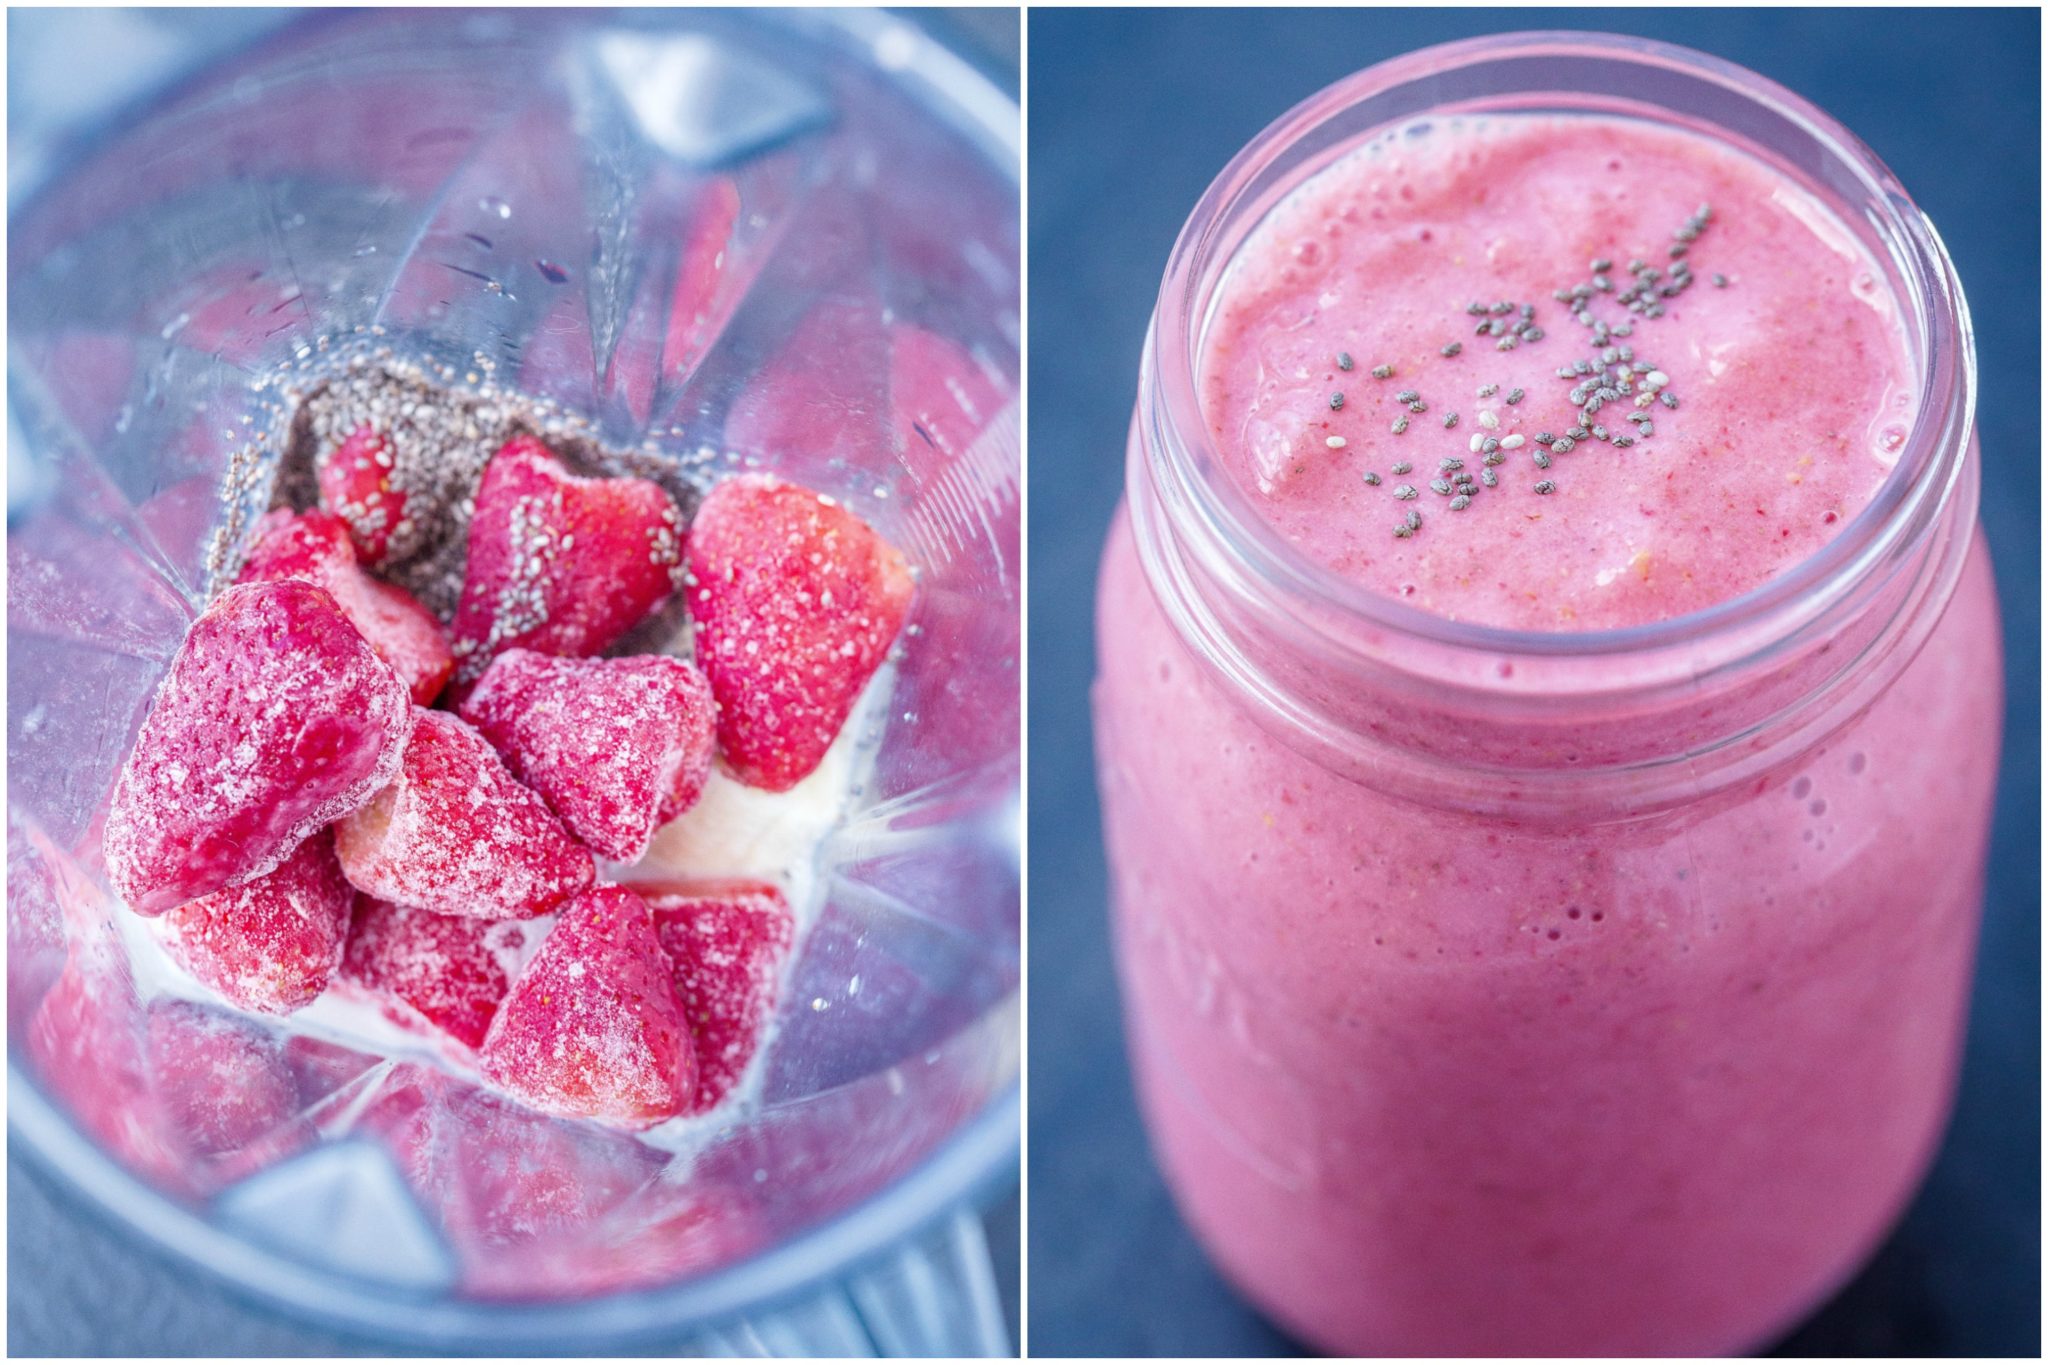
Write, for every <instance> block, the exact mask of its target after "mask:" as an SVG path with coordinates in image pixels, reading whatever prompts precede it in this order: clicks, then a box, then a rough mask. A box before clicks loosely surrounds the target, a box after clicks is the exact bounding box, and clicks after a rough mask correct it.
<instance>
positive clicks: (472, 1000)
mask: <svg viewBox="0 0 2048 1365" xmlns="http://www.w3.org/2000/svg"><path fill="white" fill-rule="evenodd" d="M527 932H528V931H527V930H525V929H522V928H520V927H519V926H518V925H516V924H493V923H490V922H488V921H485V920H479V919H470V918H468V917H466V916H461V915H437V914H435V913H433V912H432V911H431V910H409V909H407V908H406V907H404V906H402V905H392V904H390V903H388V902H386V901H378V900H371V899H369V898H368V897H365V898H364V899H363V900H362V902H361V903H360V904H358V905H357V906H356V917H355V924H354V926H353V927H352V928H351V929H350V930H349V937H348V952H347V955H346V956H345V957H344V958H343V959H342V964H341V974H342V977H343V978H344V979H345V980H348V981H351V982H354V983H355V984H357V985H359V986H362V987H363V988H364V989H366V990H368V991H369V992H370V993H371V994H373V995H375V996H377V997H379V998H380V999H381V1000H382V1001H383V1002H384V1004H385V1009H386V1012H387V1013H388V1014H390V1015H391V1016H392V1017H393V1018H394V1019H395V1020H397V1021H398V1022H399V1023H412V1022H415V1021H417V1020H421V1019H424V1020H425V1021H426V1022H427V1023H428V1024H430V1025H432V1026H433V1027H434V1028H436V1029H438V1030H440V1031H441V1032H442V1033H445V1034H447V1035H448V1036H449V1037H451V1038H453V1039H455V1040H456V1041H457V1042H459V1043H461V1044H462V1045H463V1046H464V1047H469V1048H476V1047H481V1046H482V1045H483V1041H484V1034H485V1033H486V1032H487V1031H488V1030H489V1029H490V1027H491V1018H492V1016H493V1015H495V1014H497V1012H498V1002H499V1001H500V1000H503V999H504V998H505V989H506V987H508V986H509V985H510V984H511V978H510V976H509V975H508V973H507V972H506V970H505V956H506V955H507V954H509V953H512V952H515V951H517V950H518V949H519V948H520V947H521V946H523V944H524V942H525V938H524V936H525V934H526V933H527Z"/></svg>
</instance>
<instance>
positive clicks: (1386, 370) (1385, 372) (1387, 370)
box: [1372, 365, 1394, 379]
mask: <svg viewBox="0 0 2048 1365" xmlns="http://www.w3.org/2000/svg"><path fill="white" fill-rule="evenodd" d="M1372 377H1373V378H1374V379H1392V378H1393V377H1394V367H1393V366H1392V365H1375V366H1373V367H1372Z"/></svg>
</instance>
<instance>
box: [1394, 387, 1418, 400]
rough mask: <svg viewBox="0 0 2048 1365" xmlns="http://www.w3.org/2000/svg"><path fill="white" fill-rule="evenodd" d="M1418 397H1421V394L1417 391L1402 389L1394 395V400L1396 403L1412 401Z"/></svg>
mask: <svg viewBox="0 0 2048 1365" xmlns="http://www.w3.org/2000/svg"><path fill="white" fill-rule="evenodd" d="M1420 397H1422V395H1421V394H1419V393H1417V392H1416V391H1415V390H1413V389H1403V390H1401V391H1400V392H1399V393H1397V394H1395V395H1394V401H1395V402H1396V403H1413V402H1414V401H1415V400H1416V399H1418V398H1420Z"/></svg>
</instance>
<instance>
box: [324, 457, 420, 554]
mask: <svg viewBox="0 0 2048 1365" xmlns="http://www.w3.org/2000/svg"><path fill="white" fill-rule="evenodd" d="M396 468H397V461H396V460H395V459H394V458H393V457H392V451H391V442H390V441H389V440H388V439H387V438H386V437H385V436H384V435H383V433H382V432H379V431H378V430H377V429H376V428H375V427H373V426H370V425H369V424H368V423H365V424H364V425H362V426H359V427H357V428H356V429H355V430H354V431H352V432H350V433H349V434H348V439H347V440H345V441H343V442H342V443H341V444H340V445H338V446H336V447H335V448H334V449H333V450H330V451H328V452H327V454H326V456H325V457H324V458H322V459H321V461H320V464H319V467H318V469H317V470H316V471H315V475H316V477H317V478H318V480H319V483H320V505H321V506H322V507H324V508H326V509H327V510H328V511H329V512H332V513H333V514H334V515H335V516H337V517H339V518H341V520H342V521H343V522H344V523H346V524H347V526H348V538H349V540H350V541H351V542H352V543H353V544H354V546H355V552H356V558H357V559H358V560H360V561H361V562H362V563H363V564H364V565H366V566H367V567H369V568H372V569H374V568H377V567H378V566H379V565H381V564H383V563H384V560H385V557H386V556H387V555H388V554H389V553H390V550H391V541H392V538H393V537H394V536H402V535H403V533H405V532H407V531H409V530H410V524H409V523H407V522H406V520H405V490H404V489H402V488H399V487H397V486H396V485H394V484H393V482H392V475H393V473H394V472H395V471H396Z"/></svg>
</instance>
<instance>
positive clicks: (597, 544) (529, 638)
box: [454, 436, 683, 683]
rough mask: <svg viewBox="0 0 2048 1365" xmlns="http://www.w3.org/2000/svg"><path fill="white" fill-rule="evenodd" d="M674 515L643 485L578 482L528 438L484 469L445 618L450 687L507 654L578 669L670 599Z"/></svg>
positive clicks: (677, 550) (679, 536)
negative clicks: (450, 621)
mask: <svg viewBox="0 0 2048 1365" xmlns="http://www.w3.org/2000/svg"><path fill="white" fill-rule="evenodd" d="M682 540H683V530H682V515H681V513H679V512H678V511H677V510H676V505H675V502H674V500H672V499H671V498H670V497H669V495H668V494H667V493H665V492H663V491H662V489H661V487H660V486H659V485H657V484H653V483H650V482H648V481H647V480H645V479H583V478H577V477H576V476H574V475H572V474H571V473H569V471H568V470H567V469H566V468H564V467H563V465H562V462H561V461H560V460H557V459H556V458H555V457H554V455H553V454H552V453H551V452H550V451H549V450H548V448H547V447H546V446H544V445H542V444H541V443H540V442H539V441H538V440H535V439H534V438H533V437H531V436H520V437H517V438H515V439H513V440H511V441H508V442H506V443H505V446H504V448H503V449H501V450H500V451H499V452H498V453H497V454H496V455H494V456H492V457H491V462H490V464H489V465H488V466H486V467H485V469H484V477H483V482H482V484H481V485H480V486H479V487H478V489H477V494H476V515H475V516H474V517H472V518H471V520H470V524H469V561H468V564H467V566H466V567H465V569H464V571H463V582H462V602H461V605H460V606H458V607H457V608H456V611H455V625H454V634H455V658H456V677H457V680H458V681H460V682H463V683H470V682H474V681H475V680H476V679H477V678H479V677H481V676H482V674H483V671H484V669H485V668H486V667H487V666H488V665H489V664H490V662H491V660H492V659H494V658H496V657H497V656H498V655H499V654H501V653H503V652H504V651H505V650H507V649H510V648H512V647H513V646H514V645H521V646H524V647H525V648H527V649H534V650H539V651H540V652H541V653H543V654H559V655H563V656H565V657H569V658H585V657H588V656H590V655H592V654H598V653H601V652H602V651H603V650H604V649H605V648H606V647H608V646H609V645H611V644H612V643H613V642H614V641H616V640H617V639H618V638H619V637H620V636H622V635H624V634H625V633H626V632H627V631H629V630H631V629H632V628H633V627H634V626H636V625H638V624H640V622H641V621H643V620H645V619H646V618H647V616H648V615H649V614H651V613H652V612H653V611H654V610H655V609H656V608H657V607H659V606H660V605H661V604H662V603H663V602H665V601H667V600H668V598H669V596H670V595H671V594H672V593H673V592H674V591H675V585H676V576H677V573H678V571H679V565H680V563H681V559H682Z"/></svg>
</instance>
